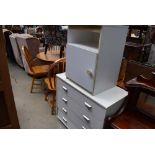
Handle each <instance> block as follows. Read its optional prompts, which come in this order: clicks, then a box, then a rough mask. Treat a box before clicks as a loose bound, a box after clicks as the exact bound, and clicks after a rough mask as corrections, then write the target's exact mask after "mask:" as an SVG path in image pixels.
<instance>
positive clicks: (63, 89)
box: [57, 78, 85, 102]
mask: <svg viewBox="0 0 155 155" xmlns="http://www.w3.org/2000/svg"><path fill="white" fill-rule="evenodd" d="M59 92H60V93H61V94H62V95H64V96H69V97H70V98H72V99H73V100H75V101H79V102H84V100H85V98H84V96H83V95H82V94H81V93H80V92H78V91H77V90H75V89H74V88H73V87H71V86H69V85H68V84H67V83H65V82H63V81H61V80H59V79H58V78H57V95H58V96H59Z"/></svg>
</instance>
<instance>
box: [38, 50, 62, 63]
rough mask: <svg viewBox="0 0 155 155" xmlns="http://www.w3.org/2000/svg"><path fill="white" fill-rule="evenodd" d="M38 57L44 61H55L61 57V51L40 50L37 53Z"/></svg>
mask: <svg viewBox="0 0 155 155" xmlns="http://www.w3.org/2000/svg"><path fill="white" fill-rule="evenodd" d="M36 57H37V58H38V59H40V60H42V61H46V62H54V61H56V60H57V59H59V58H60V52H59V51H47V53H46V54H45V52H40V53H38V54H37V55H36Z"/></svg>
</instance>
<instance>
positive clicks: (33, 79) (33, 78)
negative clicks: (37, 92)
mask: <svg viewBox="0 0 155 155" xmlns="http://www.w3.org/2000/svg"><path fill="white" fill-rule="evenodd" d="M34 80H35V78H34V77H33V79H32V85H31V93H32V90H33V85H34Z"/></svg>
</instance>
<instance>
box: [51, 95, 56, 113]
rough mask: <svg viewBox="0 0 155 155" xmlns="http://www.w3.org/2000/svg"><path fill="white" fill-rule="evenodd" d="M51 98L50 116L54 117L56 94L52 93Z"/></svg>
mask: <svg viewBox="0 0 155 155" xmlns="http://www.w3.org/2000/svg"><path fill="white" fill-rule="evenodd" d="M52 96H53V97H52V98H53V99H52V102H51V114H52V115H55V114H56V94H55V93H53V95H52Z"/></svg>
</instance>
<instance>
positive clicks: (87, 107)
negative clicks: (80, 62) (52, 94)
mask: <svg viewBox="0 0 155 155" xmlns="http://www.w3.org/2000/svg"><path fill="white" fill-rule="evenodd" d="M64 89H65V90H67V91H65V90H64ZM57 96H58V97H61V99H60V100H62V98H65V99H66V98H67V96H68V97H70V98H71V99H72V100H73V101H74V103H76V104H78V105H79V106H80V107H81V108H82V111H85V112H86V113H89V115H92V116H93V117H95V118H96V119H97V120H100V121H103V120H104V118H105V113H106V111H105V109H104V108H103V107H100V106H99V105H98V104H96V103H95V102H93V101H92V100H90V99H89V98H87V97H86V96H84V95H83V94H81V93H80V92H78V91H77V90H75V89H74V88H72V87H71V86H69V85H68V84H66V83H65V82H63V81H61V80H59V79H57Z"/></svg>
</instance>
